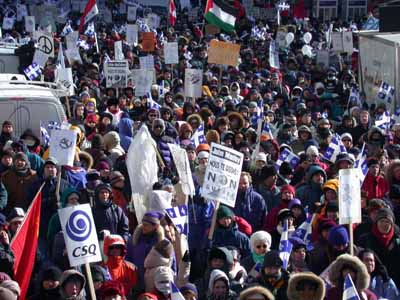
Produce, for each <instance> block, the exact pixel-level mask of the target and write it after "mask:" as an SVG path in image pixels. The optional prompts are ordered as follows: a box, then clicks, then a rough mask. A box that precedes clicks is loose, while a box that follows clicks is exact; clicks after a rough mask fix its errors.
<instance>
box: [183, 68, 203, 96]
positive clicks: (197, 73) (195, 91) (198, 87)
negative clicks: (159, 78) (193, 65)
mask: <svg viewBox="0 0 400 300" xmlns="http://www.w3.org/2000/svg"><path fill="white" fill-rule="evenodd" d="M202 85H203V70H201V69H200V70H199V69H186V70H185V96H186V97H192V98H199V97H201V94H202Z"/></svg>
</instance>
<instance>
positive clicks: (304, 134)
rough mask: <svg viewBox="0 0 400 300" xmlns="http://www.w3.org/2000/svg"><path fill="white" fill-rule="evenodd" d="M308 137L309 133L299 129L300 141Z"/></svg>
mask: <svg viewBox="0 0 400 300" xmlns="http://www.w3.org/2000/svg"><path fill="white" fill-rule="evenodd" d="M309 137H310V134H309V133H308V132H307V131H300V139H301V140H302V141H307V140H308V139H309Z"/></svg>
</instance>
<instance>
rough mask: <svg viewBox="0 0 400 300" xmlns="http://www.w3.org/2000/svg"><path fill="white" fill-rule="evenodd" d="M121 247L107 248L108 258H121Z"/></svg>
mask: <svg viewBox="0 0 400 300" xmlns="http://www.w3.org/2000/svg"><path fill="white" fill-rule="evenodd" d="M122 252H123V246H121V245H115V246H110V247H109V248H108V256H122Z"/></svg>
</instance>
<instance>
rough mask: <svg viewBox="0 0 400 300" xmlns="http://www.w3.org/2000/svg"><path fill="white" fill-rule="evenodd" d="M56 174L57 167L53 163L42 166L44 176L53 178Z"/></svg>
mask: <svg viewBox="0 0 400 300" xmlns="http://www.w3.org/2000/svg"><path fill="white" fill-rule="evenodd" d="M56 176H57V167H56V166H55V165H53V164H46V165H45V166H44V177H45V178H53V177H56Z"/></svg>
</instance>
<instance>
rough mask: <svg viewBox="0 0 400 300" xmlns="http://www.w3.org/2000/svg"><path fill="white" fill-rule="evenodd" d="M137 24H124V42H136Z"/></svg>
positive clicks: (131, 43) (130, 43) (132, 43)
mask: <svg viewBox="0 0 400 300" xmlns="http://www.w3.org/2000/svg"><path fill="white" fill-rule="evenodd" d="M138 30H139V28H138V26H137V25H136V24H127V25H126V42H127V43H128V44H129V45H134V44H137V43H138Z"/></svg>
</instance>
